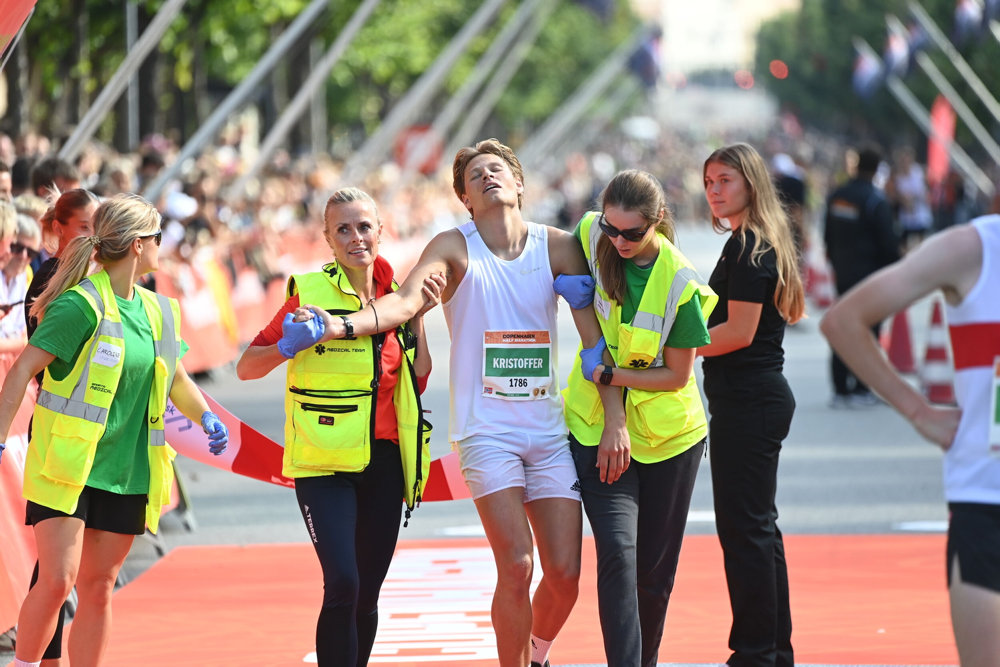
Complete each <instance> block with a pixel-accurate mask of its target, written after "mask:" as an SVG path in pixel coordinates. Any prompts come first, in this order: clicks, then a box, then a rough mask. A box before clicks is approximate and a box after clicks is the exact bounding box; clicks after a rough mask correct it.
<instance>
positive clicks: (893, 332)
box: [885, 310, 917, 373]
mask: <svg viewBox="0 0 1000 667" xmlns="http://www.w3.org/2000/svg"><path fill="white" fill-rule="evenodd" d="M885 351H886V352H887V353H888V354H889V363H890V364H892V367H893V368H895V369H896V370H897V371H899V372H900V373H912V372H914V371H915V370H917V364H916V362H915V361H914V360H913V343H912V342H911V340H910V318H909V317H907V316H906V311H905V310H901V311H899V312H898V313H896V314H895V315H893V317H892V325H891V326H890V327H889V340H888V344H887V345H885Z"/></svg>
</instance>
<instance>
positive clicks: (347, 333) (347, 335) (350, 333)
mask: <svg viewBox="0 0 1000 667" xmlns="http://www.w3.org/2000/svg"><path fill="white" fill-rule="evenodd" d="M340 319H342V320H343V321H344V340H354V322H352V321H351V318H349V317H348V316H347V315H341V316H340Z"/></svg>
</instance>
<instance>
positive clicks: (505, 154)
mask: <svg viewBox="0 0 1000 667" xmlns="http://www.w3.org/2000/svg"><path fill="white" fill-rule="evenodd" d="M487 153H488V154H490V155H496V156H497V157H498V158H500V159H501V160H503V161H504V162H506V163H507V166H508V167H510V170H511V172H512V173H513V174H514V178H516V179H517V180H518V181H519V182H520V183H521V185H524V170H523V169H522V168H521V162H520V161H519V160H518V159H517V156H516V155H514V151H513V150H511V148H510V147H509V146H506V145H504V144H502V143H500V141H499V140H497V139H484V140H482V141H480V142H478V143H477V144H476V145H475V146H466V147H465V148H462V149H460V150H459V151H458V153H456V154H455V162H454V163H453V164H452V166H451V183H452V187H453V188H455V195H456V196H458V198H459V200H461V199H462V197H463V196H465V170H466V168H467V167H468V166H469V163H470V162H472V160H474V159H475V158H477V157H479V156H480V155H486V154H487ZM522 200H523V197H522V195H520V194H518V195H517V207H518V208H521V204H522Z"/></svg>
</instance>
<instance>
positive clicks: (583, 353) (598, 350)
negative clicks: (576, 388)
mask: <svg viewBox="0 0 1000 667" xmlns="http://www.w3.org/2000/svg"><path fill="white" fill-rule="evenodd" d="M606 349H608V345H607V343H605V342H604V336H601V340H599V341H597V345H595V346H594V347H586V348H584V349H582V350H580V361H582V362H583V365H582V366H581V367H580V372H581V373H583V377H585V378H587V379H588V380H590V381H591V382H593V381H594V369H596V368H597V366H598V365H599V364H603V363H604V350H606Z"/></svg>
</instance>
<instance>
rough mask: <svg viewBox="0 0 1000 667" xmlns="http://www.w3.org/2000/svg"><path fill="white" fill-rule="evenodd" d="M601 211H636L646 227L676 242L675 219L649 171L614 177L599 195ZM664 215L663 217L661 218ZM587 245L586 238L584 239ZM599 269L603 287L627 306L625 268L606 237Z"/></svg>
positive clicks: (601, 242)
mask: <svg viewBox="0 0 1000 667" xmlns="http://www.w3.org/2000/svg"><path fill="white" fill-rule="evenodd" d="M598 199H599V200H600V202H601V210H602V211H604V210H606V209H607V208H608V207H609V206H617V207H618V208H620V209H622V210H624V211H635V212H636V213H638V214H639V215H641V216H642V217H643V219H644V220H645V221H646V223H647V224H650V225H656V232H657V233H658V234H662V235H663V236H665V237H666V238H667V240H669V241H670V242H671V243H673V242H674V219H673V216H672V215H671V214H670V209H668V208H667V198H666V196H665V195H664V194H663V186H661V185H660V182H659V181H658V180H656V177H655V176H653V175H652V174H650V173H649V172H645V171H640V170H638V169H626V170H625V171H620V172H618V173H617V174H615V175H614V177H612V179H611V180H610V181H608V184H607V185H606V186H605V187H604V190H602V191H601V194H600V195H598ZM661 214H662V215H661ZM583 242H584V243H586V242H587V240H586V239H584V240H583ZM596 255H597V270H598V271H599V272H600V274H601V286H602V287H603V288H604V291H605V292H607V293H608V296H609V297H611V298H612V299H614V300H615V301H617V302H618V303H619V304H623V303H625V289H626V282H625V266H624V263H623V262H622V259H621V255H619V254H618V249H617V248H615V244H614V243H612V242H611V239H610V238H608V235H607V234H601V237H600V238H599V239H598V240H597V253H596Z"/></svg>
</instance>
